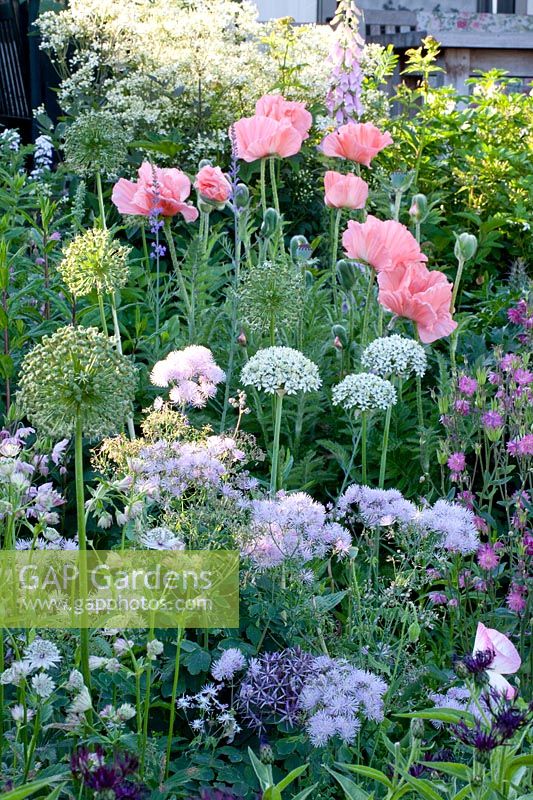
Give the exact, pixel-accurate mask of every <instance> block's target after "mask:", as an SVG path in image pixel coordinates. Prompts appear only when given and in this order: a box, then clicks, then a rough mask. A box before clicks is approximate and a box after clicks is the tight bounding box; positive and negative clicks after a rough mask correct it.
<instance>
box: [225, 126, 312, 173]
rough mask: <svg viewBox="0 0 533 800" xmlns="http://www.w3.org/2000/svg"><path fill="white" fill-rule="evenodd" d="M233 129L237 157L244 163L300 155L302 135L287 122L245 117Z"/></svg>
mask: <svg viewBox="0 0 533 800" xmlns="http://www.w3.org/2000/svg"><path fill="white" fill-rule="evenodd" d="M232 127H233V131H234V134H235V139H236V145H237V156H238V158H241V159H242V160H243V161H248V162H251V161H257V159H259V158H266V157H267V156H280V158H288V157H289V156H293V155H295V154H296V153H298V152H299V150H300V148H301V146H302V141H303V137H302V134H301V133H299V132H298V131H297V130H296V128H294V127H293V126H292V125H291V124H290V122H287V121H286V120H281V121H280V120H276V119H272V117H264V116H262V115H261V116H260V115H256V116H255V117H243V118H242V119H239V120H238V121H237V122H236V123H235V124H234V125H233V126H232ZM230 135H231V129H230Z"/></svg>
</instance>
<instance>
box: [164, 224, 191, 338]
mask: <svg viewBox="0 0 533 800" xmlns="http://www.w3.org/2000/svg"><path fill="white" fill-rule="evenodd" d="M165 236H166V239H167V243H168V250H169V253H170V259H171V261H172V266H173V267H174V272H175V273H176V277H177V279H178V285H179V287H180V292H181V299H182V300H183V304H184V306H185V311H186V312H187V323H188V328H189V342H192V341H193V339H194V311H193V308H192V305H191V301H190V299H189V293H188V291H187V287H186V286H185V280H184V278H183V273H182V271H181V268H180V265H179V262H178V256H177V254H176V248H175V246H174V239H173V238H172V231H171V228H170V222H169V220H168V219H167V220H166V221H165Z"/></svg>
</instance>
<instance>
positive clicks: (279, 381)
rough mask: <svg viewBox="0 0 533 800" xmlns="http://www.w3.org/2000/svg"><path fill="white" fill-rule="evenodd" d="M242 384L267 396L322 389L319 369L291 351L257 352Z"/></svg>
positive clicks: (291, 349) (273, 349)
mask: <svg viewBox="0 0 533 800" xmlns="http://www.w3.org/2000/svg"><path fill="white" fill-rule="evenodd" d="M241 381H242V382H243V384H244V385H245V386H255V388H256V389H259V390H260V391H263V392H267V394H276V393H278V394H298V393H299V392H316V391H317V390H318V389H319V388H320V386H321V385H322V381H321V379H320V376H319V373H318V367H317V365H316V364H315V363H314V362H313V361H310V360H309V359H308V358H306V356H304V354H303V353H300V351H299V350H294V349H293V348H292V347H266V348H265V349H264V350H258V351H257V353H256V354H255V355H253V356H252V357H251V359H250V360H249V361H248V362H247V363H246V364H245V365H244V367H243V370H242V372H241Z"/></svg>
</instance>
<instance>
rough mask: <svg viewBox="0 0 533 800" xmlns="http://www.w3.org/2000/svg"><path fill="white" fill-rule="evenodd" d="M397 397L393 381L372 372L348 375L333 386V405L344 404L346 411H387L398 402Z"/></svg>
mask: <svg viewBox="0 0 533 800" xmlns="http://www.w3.org/2000/svg"><path fill="white" fill-rule="evenodd" d="M396 399H397V398H396V389H395V388H394V386H393V385H392V383H391V382H390V381H386V380H384V379H383V378H380V377H379V376H378V375H372V374H371V373H370V372H359V373H358V374H353V375H347V376H346V377H345V378H344V380H343V381H341V382H340V383H338V384H337V385H336V386H334V387H333V405H334V406H342V407H343V408H344V409H345V411H352V410H354V411H371V410H373V409H381V410H382V411H386V409H387V408H389V407H390V406H393V405H395V404H396Z"/></svg>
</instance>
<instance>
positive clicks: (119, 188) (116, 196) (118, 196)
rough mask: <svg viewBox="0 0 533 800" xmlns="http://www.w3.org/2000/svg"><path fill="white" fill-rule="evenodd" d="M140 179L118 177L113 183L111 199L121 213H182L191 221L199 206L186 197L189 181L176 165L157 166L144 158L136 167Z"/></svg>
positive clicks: (187, 220) (167, 214)
mask: <svg viewBox="0 0 533 800" xmlns="http://www.w3.org/2000/svg"><path fill="white" fill-rule="evenodd" d="M138 176H139V180H138V181H137V182H136V183H135V182H134V181H127V180H126V179H125V178H120V180H119V181H117V183H116V184H115V185H114V187H113V193H112V195H111V199H112V201H113V203H114V204H115V205H116V207H117V208H118V210H119V211H120V213H121V214H137V215H139V216H143V217H149V216H150V215H152V214H154V215H155V214H161V215H162V216H163V217H173V216H175V215H176V214H181V215H182V216H183V218H184V219H185V221H186V222H194V220H195V219H196V218H197V217H198V209H197V208H195V207H194V206H192V205H190V204H189V203H186V202H185V201H186V200H187V198H188V197H189V195H190V193H191V182H190V180H189V179H188V177H187V176H186V175H185V173H184V172H182V171H181V170H179V169H166V168H165V169H160V168H159V167H154V166H153V165H152V164H150V163H149V162H148V161H145V162H144V163H143V164H142V165H141V167H140V168H139V171H138Z"/></svg>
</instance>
